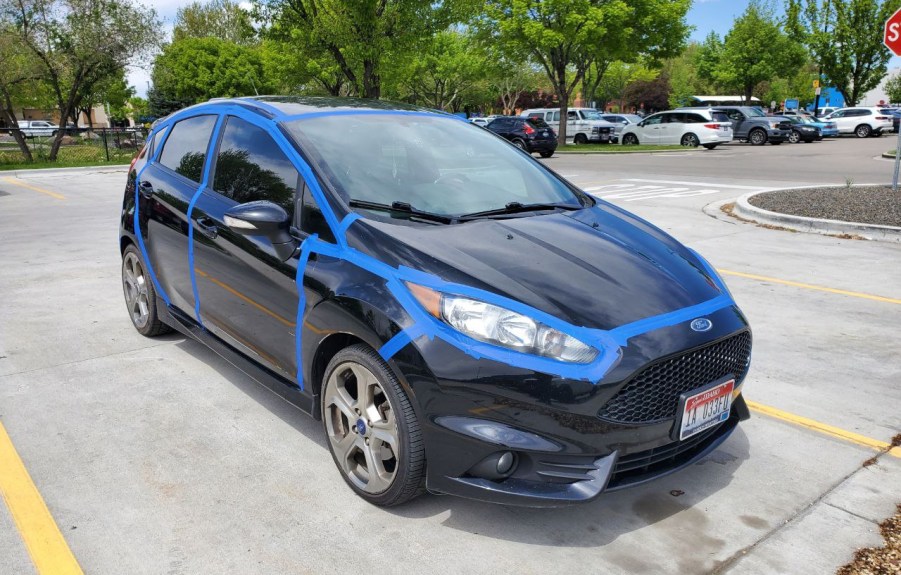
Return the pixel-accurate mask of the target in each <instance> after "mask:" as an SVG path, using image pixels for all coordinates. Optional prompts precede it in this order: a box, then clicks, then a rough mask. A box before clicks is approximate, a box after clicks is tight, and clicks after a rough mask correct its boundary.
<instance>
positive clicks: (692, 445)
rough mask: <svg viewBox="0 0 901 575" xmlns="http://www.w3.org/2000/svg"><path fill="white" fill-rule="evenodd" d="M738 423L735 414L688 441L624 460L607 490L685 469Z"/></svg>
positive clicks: (674, 443) (640, 453) (651, 450)
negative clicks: (680, 468)
mask: <svg viewBox="0 0 901 575" xmlns="http://www.w3.org/2000/svg"><path fill="white" fill-rule="evenodd" d="M737 424H738V416H736V415H734V414H733V415H732V417H730V418H729V419H727V420H726V422H725V423H721V424H719V425H716V426H714V427H712V428H710V429H707V430H705V431H702V432H701V433H699V434H697V435H695V436H693V437H689V438H688V439H686V440H684V441H675V442H673V443H668V444H666V445H663V446H660V447H655V448H654V449H648V450H646V451H640V452H638V453H632V454H630V455H624V456H622V457H620V458H619V459H618V460H617V462H616V465H615V466H614V467H613V473H612V474H611V475H610V481H608V482H607V490H613V489H617V488H620V487H626V486H628V485H632V484H635V483H641V482H642V481H645V480H648V479H652V478H654V477H657V476H660V475H663V474H665V473H667V472H669V471H672V470H675V469H677V468H679V467H682V466H683V465H685V464H687V463H688V462H690V461H691V460H692V459H694V458H695V457H697V456H698V454H700V453H702V452H703V451H704V450H705V449H707V448H708V447H709V446H710V445H711V444H712V443H713V442H714V441H716V440H717V438H719V437H722V436H723V435H724V434H726V433H728V432H729V431H731V430H732V429H734V428H735V426H736V425H737Z"/></svg>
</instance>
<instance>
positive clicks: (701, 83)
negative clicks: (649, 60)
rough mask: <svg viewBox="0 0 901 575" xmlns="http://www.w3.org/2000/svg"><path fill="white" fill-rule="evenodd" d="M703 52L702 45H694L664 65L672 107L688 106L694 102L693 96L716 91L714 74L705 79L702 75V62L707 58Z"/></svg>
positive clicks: (690, 45)
mask: <svg viewBox="0 0 901 575" xmlns="http://www.w3.org/2000/svg"><path fill="white" fill-rule="evenodd" d="M717 40H718V38H717ZM703 50H704V47H703V46H702V45H701V44H698V43H692V44H689V45H688V46H687V47H686V48H685V50H684V51H683V52H682V53H681V54H679V55H678V56H676V57H675V58H670V59H668V60H666V62H664V63H663V72H664V73H666V75H667V77H668V78H669V83H670V93H669V97H668V101H669V105H670V107H672V108H678V107H679V106H688V105H690V104H691V103H692V101H693V100H692V96H700V95H706V94H710V93H713V92H715V91H716V90H715V88H714V86H713V80H712V74H710V75H709V76H708V77H705V76H704V75H702V73H701V70H702V69H703V67H702V64H701V62H702V60H703V58H704V57H706V54H704V52H703Z"/></svg>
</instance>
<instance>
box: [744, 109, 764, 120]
mask: <svg viewBox="0 0 901 575" xmlns="http://www.w3.org/2000/svg"><path fill="white" fill-rule="evenodd" d="M743 109H744V111H745V113H747V114H748V115H749V116H751V117H752V118H765V117H766V114H764V113H763V110H761V109H760V108H743Z"/></svg>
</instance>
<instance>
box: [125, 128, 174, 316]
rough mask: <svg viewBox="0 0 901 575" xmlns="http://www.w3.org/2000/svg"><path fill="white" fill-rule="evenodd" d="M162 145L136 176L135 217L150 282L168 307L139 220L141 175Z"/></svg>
mask: <svg viewBox="0 0 901 575" xmlns="http://www.w3.org/2000/svg"><path fill="white" fill-rule="evenodd" d="M161 130H165V128H162V127H157V128H155V129H154V130H152V131H151V132H150V133H149V134H147V141H153V140H152V138H153V137H154V136H155V135H156V134H157V133H158V132H159V131H161ZM162 147H163V146H162V144H160V146H159V147H158V148H157V149H154V150H153V157H152V158H147V161H146V162H145V163H144V167H142V168H141V169H140V171H138V173H137V174H136V175H135V216H134V228H135V236H136V237H137V238H138V247H139V248H140V250H141V256H142V257H143V258H144V265H146V266H147V273H148V274H149V275H150V281H151V282H153V287H154V288H156V293H158V294H159V295H160V297H161V298H163V301H164V302H166V307H169V306H170V305H172V304H171V303H170V301H169V296H168V295H166V290H164V289H163V286H161V285H160V282H159V281H158V280H157V279H156V274H155V273H154V272H153V264H152V263H150V256H149V255H148V254H147V248H146V247H145V246H144V238H143V237H142V234H141V221H140V219H139V218H138V212H139V211H140V205H141V196H140V193H141V175H142V174H143V173H144V170H146V169H147V167H148V166H149V165H150V162H152V161H155V160H156V159H157V158H158V157H159V155H160V150H161V149H162ZM148 221H149V220H148Z"/></svg>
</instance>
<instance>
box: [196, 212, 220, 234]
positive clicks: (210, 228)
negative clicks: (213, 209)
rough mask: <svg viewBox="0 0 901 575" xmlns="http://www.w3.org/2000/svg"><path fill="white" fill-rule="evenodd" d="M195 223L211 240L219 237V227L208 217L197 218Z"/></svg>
mask: <svg viewBox="0 0 901 575" xmlns="http://www.w3.org/2000/svg"><path fill="white" fill-rule="evenodd" d="M194 223H196V224H197V229H198V230H200V233H202V234H203V235H205V236H206V237H208V238H210V239H213V240H214V239H216V237H217V236H218V235H219V226H217V225H216V223H215V222H214V221H213V220H211V219H210V218H208V217H206V216H201V217H199V218H197V219H196V220H194Z"/></svg>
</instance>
